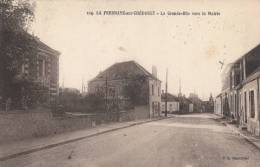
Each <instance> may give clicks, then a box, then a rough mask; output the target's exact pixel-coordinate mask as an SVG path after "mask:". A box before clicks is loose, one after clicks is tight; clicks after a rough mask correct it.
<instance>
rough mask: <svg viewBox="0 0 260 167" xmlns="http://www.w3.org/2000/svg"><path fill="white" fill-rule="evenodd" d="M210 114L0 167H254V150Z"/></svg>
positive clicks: (258, 157) (257, 161)
mask: <svg viewBox="0 0 260 167" xmlns="http://www.w3.org/2000/svg"><path fill="white" fill-rule="evenodd" d="M215 119H216V116H215V115H213V114H190V115H175V116H174V117H171V118H169V119H164V120H160V121H153V122H149V123H145V124H141V125H136V126H132V127H129V128H125V129H121V130H116V131H113V132H109V133H105V134H101V135H98V136H94V137H91V138H87V139H83V140H79V141H76V142H72V143H68V144H64V145H60V146H57V147H54V148H51V149H45V150H40V151H36V152H34V153H31V154H27V155H21V156H17V157H15V158H12V159H8V160H5V161H0V166H1V167H5V166H6V167H10V166H12V167H15V166H19V167H22V166H26V167H32V166H44V167H58V166H62V167H69V166H70V167H72V166H75V167H97V166H102V167H117V166H118V167H119V166H126V167H135V166H136V167H137V166H139V167H143V166H151V167H153V166H162V167H167V166H169V167H207V166H209V167H220V166H222V167H225V166H227V167H232V166H233V167H246V166H248V167H256V166H260V151H259V150H258V149H257V148H256V147H254V146H253V145H251V144H250V143H248V142H247V141H246V140H245V139H244V138H243V137H241V136H239V135H237V134H235V133H234V132H232V131H231V129H229V127H226V126H224V125H223V124H221V123H220V122H218V121H216V120H215Z"/></svg>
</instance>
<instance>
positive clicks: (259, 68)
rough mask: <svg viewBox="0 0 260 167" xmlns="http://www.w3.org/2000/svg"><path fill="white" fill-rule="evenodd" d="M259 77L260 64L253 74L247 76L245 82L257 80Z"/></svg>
mask: <svg viewBox="0 0 260 167" xmlns="http://www.w3.org/2000/svg"><path fill="white" fill-rule="evenodd" d="M258 77H260V66H259V67H258V68H257V69H255V71H254V72H253V73H252V74H251V75H249V76H248V77H247V79H246V80H245V82H244V83H248V82H251V81H253V80H255V79H256V78H258Z"/></svg>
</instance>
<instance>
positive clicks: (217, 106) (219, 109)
mask: <svg viewBox="0 0 260 167" xmlns="http://www.w3.org/2000/svg"><path fill="white" fill-rule="evenodd" d="M221 103H222V100H221V96H218V97H216V99H215V103H214V113H215V114H217V115H221V116H222V115H223V114H222V104H221Z"/></svg>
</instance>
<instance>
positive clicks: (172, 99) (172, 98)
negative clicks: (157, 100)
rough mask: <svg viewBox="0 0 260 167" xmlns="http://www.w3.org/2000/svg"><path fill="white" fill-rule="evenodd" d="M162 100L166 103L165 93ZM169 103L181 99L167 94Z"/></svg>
mask: <svg viewBox="0 0 260 167" xmlns="http://www.w3.org/2000/svg"><path fill="white" fill-rule="evenodd" d="M161 98H162V101H165V99H166V93H163V94H162V96H161ZM167 101H179V98H178V97H177V96H175V95H173V94H170V93H167Z"/></svg>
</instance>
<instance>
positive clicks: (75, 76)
mask: <svg viewBox="0 0 260 167" xmlns="http://www.w3.org/2000/svg"><path fill="white" fill-rule="evenodd" d="M97 10H100V11H104V10H105V11H109V10H116V11H117V10H125V11H133V10H134V11H135V10H138V11H139V10H142V11H147V10H149V11H150V10H154V11H164V12H166V13H167V12H168V11H172V12H177V11H180V12H182V11H187V12H202V11H203V12H208V11H212V12H219V13H220V15H219V16H210V15H206V16H193V15H190V16H167V15H164V16H160V15H155V16H95V15H94V16H91V15H88V14H87V12H91V11H94V12H95V11H97ZM259 16H260V1H259V0H248V1H244V0H230V1H228V2H227V1H225V0H218V1H214V0H196V1H192V0H185V1H177V0H172V1H169V0H157V1H155V0H150V1H147V0H143V1H136V0H126V1H121V0H100V1H93V0H74V1H70V0H38V1H37V0H36V9H35V21H34V23H33V26H32V31H33V33H34V35H36V36H38V37H39V38H40V40H41V41H43V42H45V43H46V44H47V45H49V46H50V47H52V48H53V49H55V50H58V51H60V52H61V55H60V85H62V83H64V86H65V87H74V88H78V89H81V86H82V81H83V82H84V83H85V84H86V85H87V83H88V81H89V80H91V79H92V78H93V77H95V76H96V75H97V74H98V73H99V72H100V71H103V70H105V69H106V68H107V67H109V66H110V65H112V64H114V63H116V62H122V61H128V60H135V61H136V62H138V63H139V64H140V65H142V66H143V67H144V68H146V69H147V70H148V71H150V72H151V70H152V66H153V65H155V66H156V67H157V70H158V78H159V79H160V80H161V81H162V88H164V84H165V78H166V77H165V73H166V69H167V68H168V71H169V77H168V82H169V83H168V85H169V92H170V93H173V94H178V92H179V82H180V80H181V85H182V93H184V94H186V96H188V95H189V93H194V92H195V93H197V94H198V95H199V96H200V97H201V98H203V99H205V98H208V97H209V95H210V93H212V94H213V95H214V96H215V95H217V94H218V93H220V91H221V78H220V75H221V72H222V70H223V69H221V64H220V63H219V61H224V63H225V64H228V63H231V62H232V61H234V60H236V59H237V58H239V57H240V56H242V55H243V54H245V53H246V52H248V51H249V50H250V49H252V48H253V47H255V46H256V45H258V44H259V43H260V28H259V27H260V19H257V18H259Z"/></svg>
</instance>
